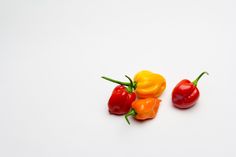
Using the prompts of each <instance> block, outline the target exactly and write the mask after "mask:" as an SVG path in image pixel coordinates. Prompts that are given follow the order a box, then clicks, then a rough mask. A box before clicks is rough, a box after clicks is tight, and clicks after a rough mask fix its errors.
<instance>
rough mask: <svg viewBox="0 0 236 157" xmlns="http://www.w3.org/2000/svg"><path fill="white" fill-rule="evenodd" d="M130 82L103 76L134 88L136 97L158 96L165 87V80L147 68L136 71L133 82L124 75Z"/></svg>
mask: <svg viewBox="0 0 236 157" xmlns="http://www.w3.org/2000/svg"><path fill="white" fill-rule="evenodd" d="M126 77H127V78H128V79H129V80H130V82H121V81H117V80H113V79H111V78H108V77H105V76H103V77H102V78H103V79H106V80H108V81H111V82H114V83H118V84H121V85H125V86H128V87H129V88H134V89H135V93H136V94H137V97H138V98H150V97H158V96H160V95H161V94H162V93H163V91H164V90H165V88H166V80H165V78H164V77H163V76H161V75H160V74H156V73H152V72H150V71H147V70H143V71H140V72H138V73H137V74H136V75H135V76H134V82H133V81H132V80H131V79H130V78H129V77H128V76H126Z"/></svg>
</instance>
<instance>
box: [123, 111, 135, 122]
mask: <svg viewBox="0 0 236 157" xmlns="http://www.w3.org/2000/svg"><path fill="white" fill-rule="evenodd" d="M136 114H137V113H136V112H135V110H134V109H131V110H130V111H129V112H128V113H127V114H126V115H125V120H126V121H127V123H128V124H129V125H130V122H129V119H128V117H129V116H133V117H134V116H135V115H136Z"/></svg>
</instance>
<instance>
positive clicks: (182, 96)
mask: <svg viewBox="0 0 236 157" xmlns="http://www.w3.org/2000/svg"><path fill="white" fill-rule="evenodd" d="M204 74H207V75H208V73H207V72H202V73H201V74H200V75H199V76H198V77H197V78H196V79H195V80H194V81H193V82H191V81H189V80H187V79H184V80H182V81H180V82H179V83H178V84H177V85H176V86H175V88H174V89H173V91H172V102H173V105H174V106H175V107H177V108H181V109H186V108H190V107H192V106H194V105H195V104H196V102H197V100H198V98H199V96H200V92H199V90H198V88H197V83H198V81H199V79H200V78H201V77H202V76H203V75H204Z"/></svg>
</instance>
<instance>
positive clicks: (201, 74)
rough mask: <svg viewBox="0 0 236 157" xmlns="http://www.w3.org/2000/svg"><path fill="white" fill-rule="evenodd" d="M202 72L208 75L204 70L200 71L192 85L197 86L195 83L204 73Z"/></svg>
mask: <svg viewBox="0 0 236 157" xmlns="http://www.w3.org/2000/svg"><path fill="white" fill-rule="evenodd" d="M204 74H207V75H209V74H208V72H206V71H204V72H202V73H201V74H200V75H199V76H198V77H197V78H196V79H195V80H194V81H193V84H194V86H197V83H198V81H199V79H200V78H201V77H202V75H204Z"/></svg>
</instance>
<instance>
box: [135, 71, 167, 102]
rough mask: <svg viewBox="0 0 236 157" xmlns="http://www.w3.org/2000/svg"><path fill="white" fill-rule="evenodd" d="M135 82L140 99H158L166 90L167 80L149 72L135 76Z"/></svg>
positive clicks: (142, 72) (141, 72)
mask: <svg viewBox="0 0 236 157" xmlns="http://www.w3.org/2000/svg"><path fill="white" fill-rule="evenodd" d="M134 82H135V83H136V88H135V92H136V94H137V96H138V97H139V98H150V97H158V96H160V95H161V94H162V93H163V91H164V90H165V88H166V80H165V78H164V77H163V76H162V75H160V74H156V73H153V72H150V71H147V70H143V71H140V72H138V73H137V74H136V75H135V76H134Z"/></svg>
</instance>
